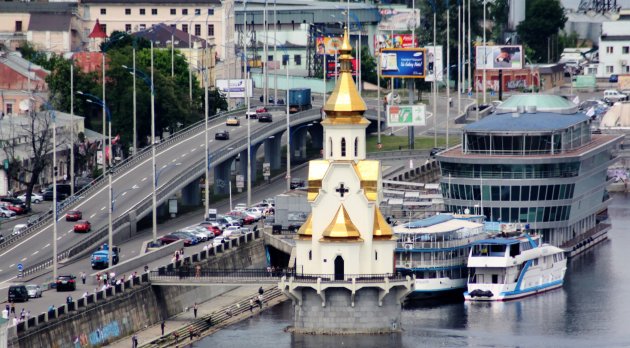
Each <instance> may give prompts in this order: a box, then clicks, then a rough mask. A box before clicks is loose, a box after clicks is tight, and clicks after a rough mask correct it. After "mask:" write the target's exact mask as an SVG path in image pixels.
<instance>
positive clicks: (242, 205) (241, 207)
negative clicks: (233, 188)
mask: <svg viewBox="0 0 630 348" xmlns="http://www.w3.org/2000/svg"><path fill="white" fill-rule="evenodd" d="M246 209H247V204H245V203H239V204H237V205H235V206H234V210H236V211H244V210H246Z"/></svg>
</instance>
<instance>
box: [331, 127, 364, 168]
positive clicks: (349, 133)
mask: <svg viewBox="0 0 630 348" xmlns="http://www.w3.org/2000/svg"><path fill="white" fill-rule="evenodd" d="M365 128H366V126H365V125H335V126H326V128H324V139H325V141H324V142H325V144H324V150H325V156H326V157H325V158H326V159H333V160H340V161H344V160H345V161H347V160H356V159H365V148H366V146H365ZM341 139H345V140H346V155H345V156H342V152H341ZM355 139H358V147H357V156H355V155H354V149H355V146H354V145H355V143H354V141H355ZM331 144H332V156H331V152H330V148H331Z"/></svg>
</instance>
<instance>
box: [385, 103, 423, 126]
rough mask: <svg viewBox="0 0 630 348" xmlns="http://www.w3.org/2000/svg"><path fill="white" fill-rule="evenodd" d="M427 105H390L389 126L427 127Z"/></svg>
mask: <svg viewBox="0 0 630 348" xmlns="http://www.w3.org/2000/svg"><path fill="white" fill-rule="evenodd" d="M425 109H426V105H424V104H418V105H388V106H387V126H389V127H406V126H425V125H426V117H425V116H426V115H425Z"/></svg>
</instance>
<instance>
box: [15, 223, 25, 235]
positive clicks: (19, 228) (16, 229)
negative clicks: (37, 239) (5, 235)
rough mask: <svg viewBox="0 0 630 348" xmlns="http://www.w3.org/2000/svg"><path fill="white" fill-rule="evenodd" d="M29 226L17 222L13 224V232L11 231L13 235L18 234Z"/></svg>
mask: <svg viewBox="0 0 630 348" xmlns="http://www.w3.org/2000/svg"><path fill="white" fill-rule="evenodd" d="M27 228H28V225H27V224H17V225H15V226H13V233H11V235H12V236H17V235H18V234H20V233H22V231H24V230H26V229H27Z"/></svg>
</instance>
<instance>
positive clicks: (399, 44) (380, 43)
mask: <svg viewBox="0 0 630 348" xmlns="http://www.w3.org/2000/svg"><path fill="white" fill-rule="evenodd" d="M415 44H416V46H417V45H418V40H416V42H415ZM413 47H415V46H414V42H413V36H412V35H411V34H393V35H391V34H376V35H374V50H375V51H376V53H377V54H378V52H379V51H380V50H381V49H383V48H413Z"/></svg>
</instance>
